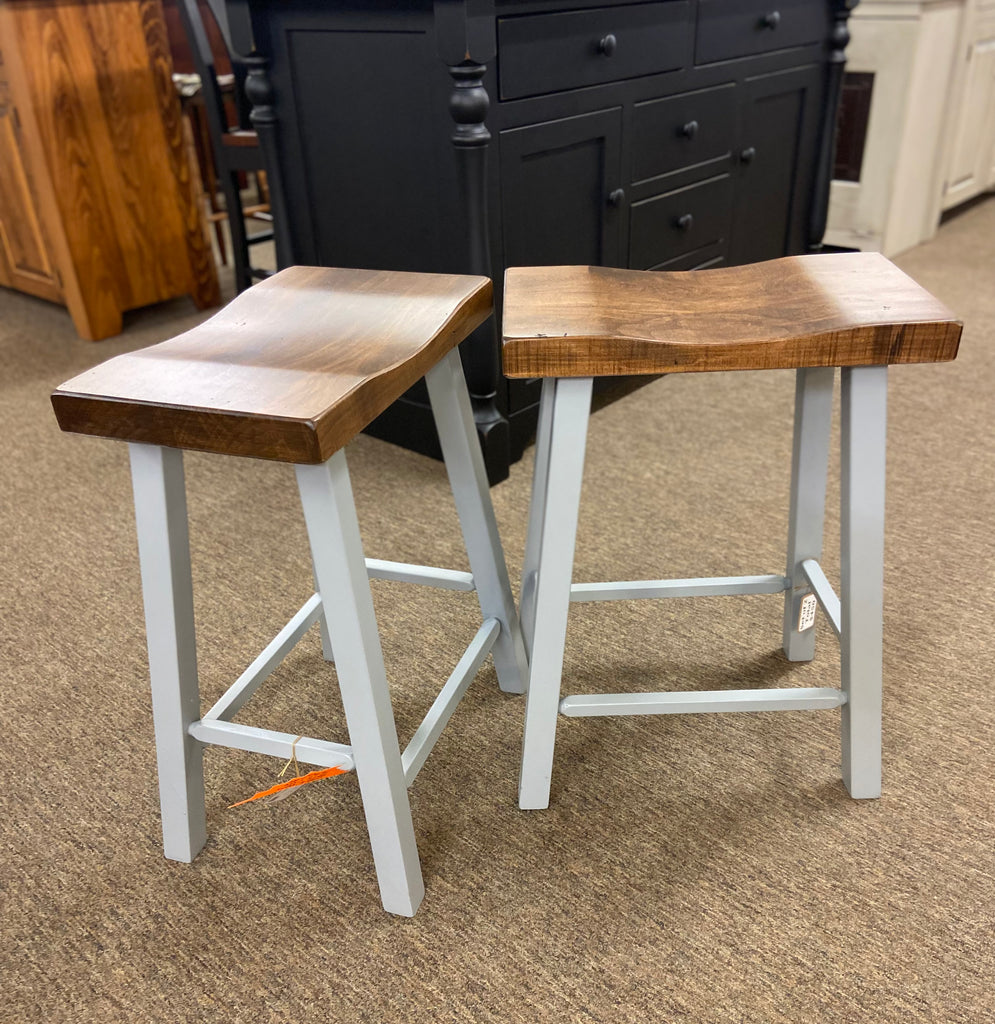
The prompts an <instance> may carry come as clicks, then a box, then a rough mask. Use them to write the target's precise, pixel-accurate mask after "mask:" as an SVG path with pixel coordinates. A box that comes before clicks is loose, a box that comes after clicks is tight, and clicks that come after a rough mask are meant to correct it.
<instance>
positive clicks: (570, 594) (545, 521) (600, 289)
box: [504, 253, 961, 808]
mask: <svg viewBox="0 0 995 1024" xmlns="http://www.w3.org/2000/svg"><path fill="white" fill-rule="evenodd" d="M504 303H505V308H504V334H505V340H504V368H505V373H507V374H508V375H509V376H511V377H533V378H534V377H542V378H544V379H543V382H542V399H541V402H540V408H539V427H538V432H537V437H536V460H535V475H534V479H533V485H532V501H531V507H530V512H529V527H528V533H527V537H526V546H525V559H524V564H523V567H522V592H521V604H520V606H521V618H522V629H523V634H524V637H525V643H526V646H527V648H528V650H529V655H530V658H529V686H528V691H527V692H528V697H527V706H526V712H525V735H524V742H523V751H522V768H521V781H520V785H519V804H520V806H521V807H523V808H542V807H546V806H547V805H548V803H549V796H550V781H551V778H552V767H553V749H554V743H555V736H556V723H557V720H558V716H559V715H563V716H566V717H577V716H583V717H590V716H598V715H606V716H615V715H666V714H688V713H696V714H697V713H705V712H729V711H747V712H749V711H791V710H806V709H811V710H815V709H819V708H839V709H840V712H841V714H840V719H841V721H840V738H841V761H842V775H843V781H844V783H845V785H846V787H847V789H848V791H849V792H850V794H851V796H853V797H856V798H869V797H876V796H879V795H880V792H881V665H882V618H883V597H882V593H883V591H882V588H883V571H884V568H883V567H884V491H885V447H886V430H885V427H886V408H887V374H888V366H889V364H891V363H921V362H939V361H942V360H948V359H953V358H954V357H955V355H956V354H957V346H958V343H959V340H960V334H961V325H960V323H959V322H958V321H957V320H956V319H955V318H954V316H953V314H952V313H951V312H950V311H949V310H948V309H947V308H946V307H945V306H944V305H943V304H942V303H940V302H938V301H937V300H936V299H934V298H933V296H931V295H930V294H929V293H928V292H926V291H925V290H923V289H922V288H920V287H919V285H918V284H916V283H915V282H914V281H912V280H911V279H910V278H908V277H907V276H906V275H905V274H903V273H902V272H901V271H900V270H899V269H898V268H897V267H895V266H893V265H892V264H891V263H890V262H889V261H888V260H886V259H885V258H884V257H883V256H880V255H878V254H876V253H852V254H851V253H847V254H842V253H837V254H833V255H813V256H795V257H789V258H787V259H779V260H772V261H770V262H768V263H760V264H754V265H752V266H746V267H733V268H728V269H725V268H723V269H715V270H701V271H692V272H678V273H666V272H664V273H654V272H643V271H632V270H613V269H609V268H600V267H533V268H515V269H509V270H508V271H507V276H506V279H505V289H504ZM837 366H838V367H841V368H842V369H841V371H840V380H841V402H840V410H841V429H840V448H841V464H840V465H841V483H840V503H841V509H840V512H841V515H840V565H841V572H840V583H839V587H840V594H839V596H837V593H836V591H835V590H834V589H833V587H832V586H831V584H830V583H829V581H828V580H827V578H826V576H825V573H824V572H823V570H822V568H821V566H820V565H819V559H820V557H821V554H822V533H823V522H824V506H825V498H826V472H827V464H828V459H829V442H830V436H831V430H830V428H831V420H832V411H833V389H834V380H835V374H836V371H835V367H837ZM787 368H790V369H794V370H795V372H796V385H795V431H794V441H793V448H792V457H791V499H790V508H789V512H788V538H787V540H788V543H787V559H786V568H785V570H784V572H783V573H782V572H777V573H768V574H763V575H755V574H751V575H739V576H732V575H730V576H720V577H706V578H701V579H650V580H610V581H607V582H584V583H574V582H573V556H574V544H575V536H576V530H577V516H578V505H579V502H580V495H581V483H582V479H583V470H584V449H585V444H586V438H587V429H588V418H589V413H590V408H591V394H592V386H593V378H594V377H595V376H601V375H614V374H660V373H674V372H677V373H690V372H695V371H712V370H771V369H787ZM673 386H675V387H676V386H677V385H676V384H674V385H673ZM704 455H705V453H703V456H704ZM703 462H706V464H707V460H704V459H703ZM645 468H646V467H645V466H644V465H640V467H639V472H640V473H642V472H644V471H645ZM634 486H635V485H634ZM661 539H662V538H661ZM751 568H752V567H751ZM738 594H778V595H781V596H782V601H783V626H782V645H783V649H784V654H785V657H786V658H787V659H788V660H789V661H810V660H812V658H813V657H814V654H815V621H816V611H817V609H818V608H821V609H822V611H823V613H824V615H825V617H826V619H827V620H828V622H829V624H830V626H831V628H832V630H833V632H834V633H835V634H836V636H837V637H838V638H839V640H840V685H839V687H832V686H816V687H799V686H782V687H775V688H768V689H757V688H755V687H746V688H743V689H719V690H711V691H705V690H690V691H678V690H665V691H660V692H646V693H583V694H575V695H568V696H565V697H562V698H561V677H562V674H563V656H564V645H565V642H566V635H567V615H568V610H569V605H570V603H571V602H573V601H619V600H636V599H663V598H675V597H677V598H686V597H700V596H712V597H716V596H720V595H729V596H731V595H738Z"/></svg>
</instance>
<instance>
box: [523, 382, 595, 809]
mask: <svg viewBox="0 0 995 1024" xmlns="http://www.w3.org/2000/svg"><path fill="white" fill-rule="evenodd" d="M592 384H593V381H592V379H591V378H590V377H578V378H562V379H558V380H557V381H556V382H555V387H554V388H548V389H544V390H543V396H542V397H543V402H544V403H546V404H549V403H552V405H553V409H552V413H551V422H552V432H551V437H550V441H549V461H548V469H547V471H546V472H545V474H544V475H545V478H546V479H545V486H544V487H543V486H542V481H541V480H537V481H536V483H537V484H538V485H539V486H540V488H541V490H543V491H544V495H543V496H542V497H540V498H533V503H532V508H531V509H530V517H531V516H536V517H541V520H540V523H539V525H536V523H534V522H530V523H529V534H530V536H531V535H533V533H534V532H535V531H536V530H538V531H539V542H538V543H539V559H538V564H539V576H538V581H537V587H536V605H535V609H536V610H535V635H534V637H533V644H532V661H531V666H530V670H529V691H528V697H527V698H526V705H525V738H524V742H523V746H522V770H521V777H520V781H519V789H518V805H519V807H521V808H522V809H523V810H537V809H539V808H542V807H548V806H549V787H550V781H551V779H552V773H553V747H554V745H555V743H556V719H557V716H558V714H559V702H560V677H561V675H562V672H563V650H564V646H565V643H566V636H567V614H568V612H569V610H570V582H571V577H572V574H573V558H574V544H575V541H576V536H577V516H578V510H579V506H580V490H581V482H582V479H583V475H584V450H585V448H586V446H587V423H588V418H589V416H590V412H591V388H592ZM543 415H544V414H543V413H542V412H540V417H542V416H543ZM536 466H537V470H538V468H539V460H538V459H537V462H536Z"/></svg>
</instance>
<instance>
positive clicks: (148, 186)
mask: <svg viewBox="0 0 995 1024" xmlns="http://www.w3.org/2000/svg"><path fill="white" fill-rule="evenodd" d="M0 47H2V52H0V285H4V286H6V287H9V288H16V289H18V290H20V291H24V292H28V293H30V294H32V295H36V296H39V297H40V298H44V299H49V300H51V301H53V302H59V303H62V304H64V305H65V306H67V307H68V309H69V313H70V315H71V316H72V319H73V323H74V325H75V327H76V330H77V332H78V333H79V334H80V336H81V337H84V338H88V339H92V340H96V339H99V338H105V337H108V336H110V335H112V334H117V333H118V332H120V330H121V314H122V312H123V311H124V310H126V309H134V308H136V307H138V306H144V305H149V304H151V303H153V302H159V301H162V300H164V299H169V298H173V297H175V296H179V295H190V296H191V297H192V298H193V299H194V301H195V302H196V304H197V305H198V307H200V308H206V307H208V306H211V305H216V304H217V303H218V302H219V292H218V283H217V275H216V273H215V268H214V262H213V257H212V253H211V249H210V246H209V243H208V241H207V238H206V236H205V233H204V229H203V223H202V219H201V213H200V209H199V207H198V204H197V201H196V195H195V190H194V182H193V180H192V177H191V169H190V166H189V164H188V162H187V158H186V154H185V150H184V147H183V136H182V124H181V121H180V111H179V105H178V102H177V99H176V96H175V94H174V92H173V86H172V81H171V72H172V67H171V64H170V60H169V51H168V47H167V42H166V34H165V28H164V25H163V19H162V9H161V7H160V4H159V0H90V2H81V0H0Z"/></svg>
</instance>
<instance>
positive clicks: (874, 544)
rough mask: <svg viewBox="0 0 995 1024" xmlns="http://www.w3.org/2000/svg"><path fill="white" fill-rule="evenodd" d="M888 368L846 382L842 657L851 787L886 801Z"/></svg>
mask: <svg viewBox="0 0 995 1024" xmlns="http://www.w3.org/2000/svg"><path fill="white" fill-rule="evenodd" d="M887 396H888V368H887V367H885V366H862V367H852V368H845V369H844V370H843V383H842V438H841V443H842V465H841V470H842V473H841V503H842V508H841V524H840V554H841V574H840V575H841V580H840V583H841V591H842V593H841V595H840V596H841V603H842V615H843V622H842V634H841V636H840V644H841V650H840V658H841V668H842V688H843V691H844V692H845V693H846V696H847V702H846V704H844V705H843V718H842V749H843V782H844V783H845V785H846V788H847V789H848V790H849V792H850V795H851V796H853V797H857V798H872V797H878V796H880V795H881V661H882V649H883V636H882V629H883V616H884V499H885V442H886V436H885V435H886V425H887Z"/></svg>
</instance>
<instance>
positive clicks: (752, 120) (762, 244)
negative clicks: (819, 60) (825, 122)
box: [730, 66, 824, 264]
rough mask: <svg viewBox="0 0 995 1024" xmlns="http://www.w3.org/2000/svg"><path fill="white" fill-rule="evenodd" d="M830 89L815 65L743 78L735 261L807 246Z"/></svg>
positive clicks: (750, 260)
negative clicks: (821, 124) (825, 101)
mask: <svg viewBox="0 0 995 1024" xmlns="http://www.w3.org/2000/svg"><path fill="white" fill-rule="evenodd" d="M823 90H824V84H823V70H822V68H820V67H816V66H812V67H806V68H794V69H791V70H790V71H782V72H778V73H776V74H772V75H763V76H760V77H758V78H752V79H747V80H746V82H745V83H744V86H743V90H742V97H743V99H742V106H741V108H740V116H741V121H740V126H741V127H740V136H739V147H738V159H739V170H738V178H739V181H738V188H737V193H736V211H735V219H734V221H733V231H732V248H731V253H730V256H731V259H730V262H731V263H734V264H738V263H754V262H758V261H760V260H769V259H775V258H776V257H778V256H785V255H790V254H793V253H798V252H801V251H803V250H804V248H805V246H806V243H807V238H806V233H807V227H808V215H809V204H810V202H811V195H812V188H813V183H814V180H815V161H816V153H817V151H818V146H817V138H818V129H819V112H820V110H821V105H822V92H823Z"/></svg>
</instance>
